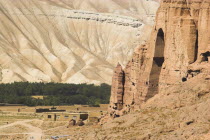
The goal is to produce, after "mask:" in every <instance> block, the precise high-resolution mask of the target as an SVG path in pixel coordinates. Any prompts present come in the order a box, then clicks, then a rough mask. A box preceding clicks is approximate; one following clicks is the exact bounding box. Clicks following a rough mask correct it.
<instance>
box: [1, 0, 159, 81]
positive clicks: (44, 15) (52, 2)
mask: <svg viewBox="0 0 210 140" xmlns="http://www.w3.org/2000/svg"><path fill="white" fill-rule="evenodd" d="M158 6H159V4H158V3H157V2H156V1H151V0H150V1H146V0H145V1H142V0H125V1H121V0H108V1H107V0H106V1H105V0H86V1H82V0H76V1H75V0H30V1H28V0H16V1H14V0H6V1H5V0H0V20H1V22H0V29H1V30H0V66H1V77H0V78H1V79H0V80H1V82H4V83H7V82H13V81H31V82H35V81H36V82H39V81H43V82H52V81H53V82H68V83H84V82H86V83H95V84H99V83H110V82H111V76H112V73H113V68H114V66H115V65H116V64H117V62H120V63H121V64H122V65H125V64H126V63H127V61H128V60H129V59H130V57H131V55H132V53H133V49H134V48H135V47H136V46H138V45H139V44H142V43H144V42H145V41H146V40H147V39H148V36H149V34H150V31H151V25H153V21H154V15H155V12H156V10H157V8H158Z"/></svg>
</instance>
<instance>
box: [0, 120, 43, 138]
mask: <svg viewBox="0 0 210 140" xmlns="http://www.w3.org/2000/svg"><path fill="white" fill-rule="evenodd" d="M31 121H34V120H25V121H17V122H14V123H11V124H8V125H3V126H0V129H3V128H7V127H12V126H14V125H22V126H25V127H27V128H28V129H29V131H30V132H29V133H11V134H10V135H13V134H28V138H27V139H28V140H41V139H42V135H43V132H42V129H40V128H38V127H35V126H32V125H31V124H28V122H31ZM39 121H40V120H39ZM41 123H42V122H41ZM41 123H40V124H41ZM7 135H9V134H7Z"/></svg>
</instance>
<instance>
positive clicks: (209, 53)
mask: <svg viewBox="0 0 210 140" xmlns="http://www.w3.org/2000/svg"><path fill="white" fill-rule="evenodd" d="M201 55H202V62H203V61H209V57H210V52H209V51H208V52H205V53H202V54H201Z"/></svg>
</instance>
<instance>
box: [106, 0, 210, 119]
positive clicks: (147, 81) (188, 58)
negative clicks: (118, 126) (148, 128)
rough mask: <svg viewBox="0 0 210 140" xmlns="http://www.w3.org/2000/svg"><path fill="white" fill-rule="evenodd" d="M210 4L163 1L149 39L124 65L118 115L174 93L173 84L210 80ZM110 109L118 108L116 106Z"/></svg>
mask: <svg viewBox="0 0 210 140" xmlns="http://www.w3.org/2000/svg"><path fill="white" fill-rule="evenodd" d="M209 8H210V1H207V0H191V1H188V0H187V1H186V0H163V1H162V3H161V7H160V8H159V10H158V12H157V15H156V24H155V26H154V29H153V31H152V34H151V38H150V40H149V41H148V42H147V43H146V44H145V45H141V46H140V47H138V48H137V49H136V51H135V52H134V54H133V57H132V59H131V61H129V62H128V64H127V67H126V68H125V69H124V72H125V77H124V79H125V84H124V89H123V91H124V92H123V93H122V94H123V97H124V98H123V101H122V102H123V109H121V111H119V110H118V111H117V112H118V114H117V115H120V114H125V113H128V112H131V111H134V110H139V109H140V108H141V105H142V104H144V103H145V102H146V101H147V100H148V99H150V98H152V97H154V96H155V95H157V94H167V93H168V92H172V93H173V92H174V91H168V90H169V89H170V88H171V87H174V86H176V85H183V84H184V83H185V82H187V81H189V80H197V77H198V76H201V75H202V77H203V79H206V80H207V81H208V80H209V74H210V73H209V67H210V60H209V57H210V14H209V13H210V9H209ZM207 83H208V82H207ZM207 83H199V84H203V85H205V84H207ZM114 86H116V85H114ZM113 88H117V87H113ZM112 95H113V91H112ZM112 100H113V96H111V98H110V101H111V102H112ZM109 110H111V111H110V114H113V113H112V112H114V111H115V109H114V108H113V106H110V109H109Z"/></svg>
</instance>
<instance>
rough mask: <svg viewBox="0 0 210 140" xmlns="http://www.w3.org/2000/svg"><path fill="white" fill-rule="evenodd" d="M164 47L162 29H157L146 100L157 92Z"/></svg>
mask: <svg viewBox="0 0 210 140" xmlns="http://www.w3.org/2000/svg"><path fill="white" fill-rule="evenodd" d="M164 48H165V40H164V32H163V30H162V29H159V30H158V33H157V39H156V44H155V53H154V57H153V63H152V69H151V72H150V78H149V89H148V93H147V96H146V100H148V99H149V98H152V97H153V96H154V95H156V94H158V88H159V78H160V72H161V69H162V65H163V63H164Z"/></svg>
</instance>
